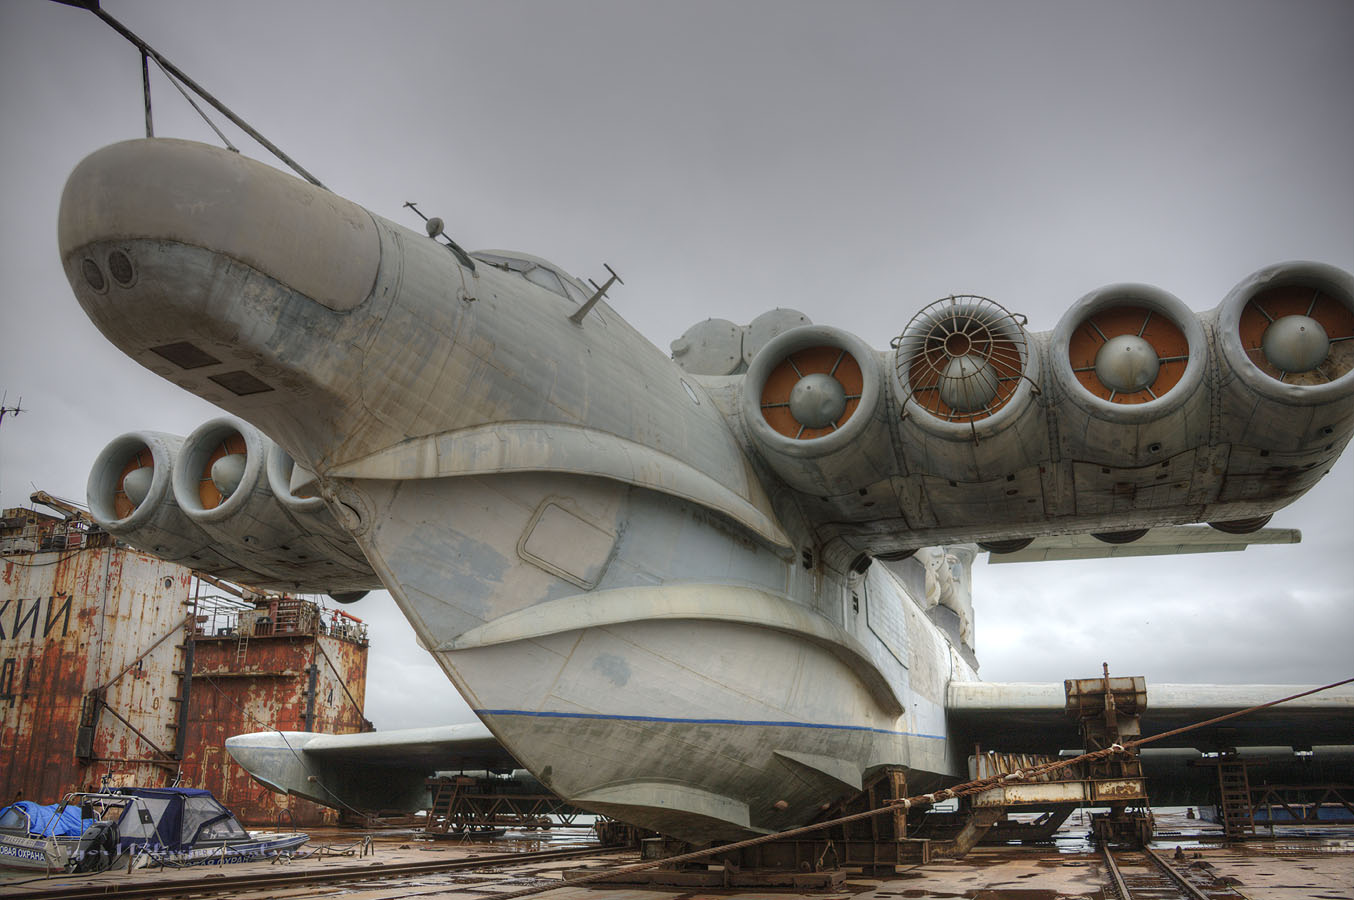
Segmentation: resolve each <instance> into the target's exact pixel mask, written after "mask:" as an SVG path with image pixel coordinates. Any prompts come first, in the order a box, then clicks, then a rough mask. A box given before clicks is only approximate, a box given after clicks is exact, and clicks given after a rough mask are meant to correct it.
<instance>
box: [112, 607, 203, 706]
mask: <svg viewBox="0 0 1354 900" xmlns="http://www.w3.org/2000/svg"><path fill="white" fill-rule="evenodd" d="M192 621H193V614H192V613H189V614H188V615H186V616H184V617H183V620H182V621H181V622H179V623H178V624H177V625H175V626H174V627H173V628H171V629H169V630H168V631H166V632H165V633H164V634H162V635H160V637H159V638H158V639H157V640H156V641H155V643H153V644H151V645H150V646H149V647H147V648H146V649H145V650H142V651H141V653H140V654H139V655H138V656H137V657H136V659H134V660H132V661H131V662H129V663H127V666H126V668H124V669H123V670H122V671H121V672H119V673H117V674H116V675H114V676H113V677H112V678H110V679H108V681H106V682H105V683H103V684H101V685H99V686H98V687H96V688H95V689H94V690H96V691H106V690H108V689H109V688H110V687H112V686H113V682H115V681H117V680H118V679H119V678H121V677H122V676H123V675H126V674H127V673H128V672H130V671H131V670H132V669H134V668H136V664H137V663H139V662H141V660H143V659H145V658H146V657H147V656H149V655H150V654H151V652H152V651H153V650H154V649H155V648H156V647H158V646H160V645H161V644H163V643H164V642H165V641H167V640H169V639H170V638H171V637H173V636H174V633H175V632H176V631H182V630H183V629H185V628H187V627H188V626H189V625H190V624H192Z"/></svg>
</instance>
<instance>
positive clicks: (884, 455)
mask: <svg viewBox="0 0 1354 900" xmlns="http://www.w3.org/2000/svg"><path fill="white" fill-rule="evenodd" d="M735 337H736V335H735ZM1352 338H1354V280H1351V278H1350V276H1349V275H1348V273H1345V272H1343V271H1341V270H1339V269H1335V268H1333V267H1331V266H1326V265H1322V264H1318V263H1307V262H1294V263H1285V264H1282V265H1277V266H1271V267H1269V268H1267V269H1263V270H1261V271H1259V272H1257V273H1255V274H1254V275H1252V276H1251V277H1250V278H1248V279H1246V280H1245V281H1243V282H1242V283H1241V284H1240V285H1238V286H1237V287H1236V289H1235V290H1233V291H1232V292H1231V294H1230V295H1229V296H1228V297H1227V298H1226V299H1225V300H1224V301H1223V302H1222V304H1221V305H1220V306H1219V307H1217V308H1216V309H1214V310H1212V311H1210V312H1208V313H1204V314H1201V315H1199V314H1195V313H1193V312H1191V311H1190V310H1189V309H1188V308H1187V307H1186V306H1185V305H1184V304H1183V303H1182V302H1181V301H1180V300H1178V299H1177V298H1176V297H1174V296H1173V295H1171V294H1169V293H1166V292H1165V291H1162V290H1160V289H1158V288H1154V287H1150V286H1147V285H1136V284H1121V285H1114V286H1111V287H1106V288H1102V289H1100V290H1096V291H1093V292H1091V293H1090V294H1088V295H1086V296H1085V297H1083V298H1081V300H1079V301H1077V302H1076V303H1075V304H1074V305H1073V306H1072V307H1071V309H1069V310H1068V312H1067V313H1066V314H1065V315H1064V316H1063V317H1062V319H1061V320H1060V321H1059V322H1058V323H1057V325H1056V327H1055V328H1054V329H1053V331H1051V332H1047V333H1036V334H1031V333H1029V332H1027V331H1026V329H1025V325H1024V320H1023V319H1022V318H1020V317H1018V316H1015V315H1012V314H1011V313H1009V312H1008V311H1006V310H1005V309H1003V308H1002V307H1001V306H999V305H998V304H996V303H994V302H992V301H991V300H987V299H985V298H981V297H974V296H964V297H949V298H946V299H944V300H941V301H938V302H937V303H934V304H932V305H930V306H928V307H926V308H925V309H923V310H922V311H921V312H920V313H918V314H917V315H916V316H915V317H914V318H913V319H912V321H911V322H910V323H909V324H908V325H907V326H906V328H905V329H904V330H903V332H902V334H901V335H900V336H899V337H897V338H896V339H894V341H893V352H892V353H891V354H883V353H877V352H875V351H873V350H871V349H870V348H869V346H868V345H866V344H865V343H864V342H862V341H861V340H860V339H858V338H856V337H854V336H852V335H849V334H846V333H845V332H842V331H839V330H837V329H833V328H826V327H822V326H810V327H801V328H797V329H794V330H791V331H788V332H786V333H783V334H781V335H779V336H778V337H776V338H775V339H773V340H771V341H769V342H768V343H766V345H765V346H763V347H762V348H761V350H760V351H759V352H758V353H757V354H756V355H755V357H754V358H753V359H752V362H751V364H750V365H749V366H748V369H747V373H746V375H745V376H744V377H743V379H742V384H741V387H740V388H739V402H738V416H737V418H738V419H739V420H741V422H742V424H743V426H744V432H745V434H746V436H747V440H748V443H749V444H750V446H751V449H752V450H753V451H754V454H755V456H756V458H757V459H758V460H760V462H761V463H763V464H764V465H765V466H766V468H767V469H769V470H770V472H771V473H774V477H775V478H776V479H778V480H780V481H782V482H784V483H785V484H786V485H788V486H789V487H790V488H793V489H794V490H795V491H797V492H798V493H799V494H800V495H801V497H800V503H799V505H800V507H801V509H802V510H803V514H804V518H805V519H806V520H807V521H808V522H810V523H812V526H813V528H814V531H815V532H816V534H817V536H818V538H819V540H820V541H821V542H822V543H823V544H825V545H829V546H828V549H829V551H830V552H832V551H833V549H834V548H833V547H832V546H831V545H833V544H834V542H835V543H836V544H839V545H840V546H839V547H838V548H836V549H835V552H832V555H833V556H834V557H840V558H841V559H842V561H843V562H847V561H850V560H854V559H857V558H858V554H860V553H868V554H870V555H873V556H879V557H883V558H889V557H896V556H898V555H905V554H907V553H908V552H911V551H913V550H915V549H916V548H918V547H920V546H923V545H934V544H941V543H946V542H952V541H957V540H976V541H978V542H979V543H980V544H981V545H982V546H983V547H984V548H985V549H990V550H993V551H995V552H1002V551H1009V550H1013V549H1017V548H1019V547H1021V546H1024V545H1026V544H1028V542H1029V541H1030V540H1031V539H1033V538H1034V537H1036V536H1039V535H1046V534H1057V533H1078V532H1080V533H1095V534H1096V535H1097V536H1098V537H1100V538H1101V539H1102V540H1104V541H1106V542H1109V543H1123V542H1129V541H1132V540H1134V539H1136V538H1138V537H1141V536H1142V534H1144V533H1145V532H1146V529H1148V528H1151V527H1153V526H1158V525H1167V524H1178V523H1187V522H1201V521H1206V522H1210V523H1212V524H1213V525H1214V526H1215V527H1216V528H1219V529H1222V530H1224V531H1232V532H1238V533H1244V532H1248V531H1253V530H1255V529H1258V528H1260V527H1261V526H1263V525H1264V523H1265V522H1266V521H1268V518H1269V516H1270V515H1271V514H1272V513H1273V512H1274V510H1276V509H1278V508H1279V507H1281V506H1284V505H1286V504H1287V503H1290V502H1292V501H1293V500H1294V499H1296V498H1297V497H1298V496H1300V495H1301V494H1302V493H1303V492H1305V491H1306V490H1307V489H1308V488H1310V487H1311V486H1312V484H1314V483H1315V482H1316V480H1317V479H1319V478H1320V477H1321V475H1323V474H1324V473H1325V472H1326V471H1327V470H1328V469H1329V467H1330V464H1331V463H1332V462H1333V461H1334V460H1335V459H1336V457H1337V456H1338V455H1339V453H1340V451H1341V450H1342V449H1343V447H1344V445H1345V444H1346V443H1347V442H1348V440H1349V438H1350V434H1351V431H1352V430H1354V373H1351V369H1354V340H1351V339H1352ZM724 339H725V340H728V338H724ZM690 341H691V339H690V337H688V338H685V339H684V340H683V342H681V346H683V347H686V346H687V345H688V344H689V343H690ZM705 357H712V358H715V359H720V358H722V357H721V356H720V355H719V354H715V353H710V352H708V351H707V352H706V353H705V354H704V355H703V356H702V355H700V354H682V355H678V356H677V357H676V358H677V360H678V361H679V363H681V364H683V365H684V366H687V367H688V368H690V367H692V366H694V365H699V364H700V363H701V362H703V361H704V358H705ZM843 548H844V549H843Z"/></svg>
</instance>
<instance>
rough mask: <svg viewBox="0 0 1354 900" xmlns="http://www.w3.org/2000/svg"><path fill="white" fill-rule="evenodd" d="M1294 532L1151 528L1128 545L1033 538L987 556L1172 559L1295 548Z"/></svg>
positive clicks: (1298, 535) (1073, 537)
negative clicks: (1267, 547)
mask: <svg viewBox="0 0 1354 900" xmlns="http://www.w3.org/2000/svg"><path fill="white" fill-rule="evenodd" d="M1301 541H1302V532H1300V531H1298V530H1297V529H1296V528H1262V529H1260V530H1259V531H1255V532H1252V533H1250V534H1229V533H1228V532H1225V531H1219V530H1218V529H1216V528H1212V527H1210V526H1207V525H1169V526H1164V527H1161V528H1153V529H1152V530H1151V531H1149V532H1147V534H1145V535H1143V536H1142V537H1140V538H1138V539H1137V540H1135V541H1133V542H1132V543H1127V544H1110V543H1106V542H1105V541H1102V540H1100V539H1099V538H1097V537H1095V536H1093V535H1089V534H1063V535H1056V536H1053V537H1040V538H1035V539H1034V540H1033V541H1031V542H1030V544H1029V545H1028V546H1026V547H1024V548H1022V549H1020V550H1015V551H1013V552H1010V553H995V552H994V553H989V554H988V556H987V561H988V562H989V563H1013V562H1044V561H1052V560H1062V559H1107V558H1109V557H1112V556H1173V555H1176V554H1180V553H1227V552H1235V551H1237V550H1245V549H1246V548H1247V547H1249V546H1251V545H1252V544H1297V543H1300V542H1301Z"/></svg>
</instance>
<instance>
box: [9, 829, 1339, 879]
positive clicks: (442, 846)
mask: <svg viewBox="0 0 1354 900" xmlns="http://www.w3.org/2000/svg"><path fill="white" fill-rule="evenodd" d="M1157 823H1158V828H1157V840H1156V841H1155V842H1154V844H1153V846H1154V848H1155V849H1156V850H1157V851H1158V852H1159V853H1161V854H1162V855H1163V856H1166V857H1167V858H1174V859H1175V860H1176V865H1177V866H1178V867H1181V868H1188V869H1190V872H1191V877H1192V879H1193V880H1194V881H1195V882H1196V883H1200V884H1202V885H1204V886H1206V887H1209V888H1211V887H1213V886H1215V885H1216V886H1218V887H1219V888H1222V887H1224V886H1228V885H1230V886H1232V887H1233V891H1232V892H1231V893H1230V894H1228V893H1225V892H1223V893H1219V894H1217V896H1218V897H1223V896H1231V897H1239V898H1243V900H1354V828H1325V829H1320V830H1316V829H1308V830H1304V829H1297V828H1283V827H1280V828H1277V829H1276V830H1275V834H1274V835H1273V836H1270V835H1269V834H1268V831H1267V830H1263V833H1262V834H1261V835H1260V836H1259V837H1257V838H1256V839H1254V840H1251V841H1248V842H1246V843H1244V844H1239V845H1234V846H1230V847H1229V846H1227V845H1226V844H1225V843H1223V841H1222V835H1221V830H1220V829H1219V828H1218V827H1217V826H1214V825H1210V824H1208V823H1204V822H1200V821H1199V820H1197V819H1189V818H1187V817H1186V815H1185V811H1184V810H1183V809H1181V810H1164V811H1158V813H1157ZM1087 828H1088V820H1087V819H1085V818H1084V817H1082V816H1079V815H1074V816H1073V817H1072V818H1071V819H1069V820H1068V822H1067V823H1066V824H1065V825H1064V826H1063V828H1062V829H1061V830H1060V831H1059V833H1058V835H1057V838H1056V840H1055V841H1053V842H1051V843H1049V844H1044V845H1040V846H1028V847H1027V846H1019V845H1007V846H999V847H979V848H977V849H976V850H974V851H973V852H972V853H970V854H969V855H968V856H967V857H965V858H964V859H961V860H937V861H935V862H932V863H930V864H928V865H925V866H913V867H905V868H900V870H899V871H898V873H897V875H896V876H894V877H891V878H887V879H879V878H861V877H851V878H848V880H847V882H846V884H845V886H844V887H843V888H841V889H839V890H836V891H830V892H821V893H802V892H800V893H797V892H793V891H752V890H728V891H714V890H708V889H697V890H691V889H682V888H649V887H646V888H621V887H614V888H613V887H584V886H567V887H565V886H561V887H558V888H553V889H550V885H552V884H554V883H557V882H558V881H559V880H560V879H562V877H563V872H564V870H565V869H570V870H573V869H578V868H582V867H588V868H595V867H599V866H603V865H615V864H617V863H618V862H632V861H634V860H635V856H634V854H627V855H625V856H622V857H618V856H616V855H614V854H609V853H607V852H606V851H604V850H603V849H602V848H600V847H598V848H597V855H596V856H595V857H594V856H586V857H583V858H581V859H571V860H566V861H559V860H555V861H529V860H527V859H523V860H522V861H521V862H520V863H509V864H503V863H501V862H499V863H496V864H494V865H493V866H492V867H486V868H485V869H484V870H483V871H480V870H476V871H473V872H472V871H460V872H455V873H452V872H439V873H432V874H422V875H416V876H402V877H396V878H389V879H384V880H377V878H376V877H373V878H367V879H364V880H362V881H360V882H347V883H343V884H326V885H313V886H301V885H298V886H296V887H295V888H284V889H280V890H279V889H276V888H274V889H272V890H268V891H259V892H254V893H248V892H238V893H235V894H233V895H232V896H234V897H238V898H242V900H252V898H255V897H257V898H263V897H315V896H323V897H342V898H344V900H395V898H406V897H407V898H415V897H416V898H419V900H492V898H493V897H494V896H495V895H500V894H506V893H512V892H515V891H519V890H521V889H523V888H529V887H541V888H546V889H547V890H546V891H545V892H543V893H540V894H538V895H536V896H539V897H542V898H545V900H706V898H709V900H714V898H737V900H791V898H795V897H804V898H805V900H875V898H878V900H912V898H916V900H929V898H937V900H939V898H968V900H1097V898H1105V897H1112V896H1114V895H1113V893H1112V891H1111V890H1110V889H1109V888H1108V887H1107V885H1108V882H1109V877H1108V874H1107V873H1106V871H1105V865H1104V862H1103V860H1102V859H1101V857H1100V854H1099V851H1098V850H1096V848H1095V847H1093V846H1092V845H1091V843H1090V842H1089V841H1088V840H1087V838H1086V832H1087ZM311 834H312V841H311V843H310V844H309V845H307V850H308V851H310V855H309V857H308V858H304V859H297V860H294V861H292V862H290V863H285V864H284V863H245V864H239V865H232V866H228V867H225V868H224V869H220V868H215V869H212V870H210V871H204V870H203V869H200V868H199V869H181V870H169V871H164V872H148V871H137V872H133V873H131V874H128V873H127V872H125V871H122V872H109V873H103V874H101V875H98V876H93V878H94V879H96V880H99V881H106V882H112V881H118V882H124V883H126V882H130V881H138V882H140V881H146V880H149V881H171V880H172V881H175V882H178V881H180V880H190V881H191V880H199V881H201V882H202V883H203V884H204V886H205V885H207V884H209V883H210V880H211V879H212V878H213V877H215V878H220V877H222V874H226V875H231V876H234V875H245V874H252V873H264V874H266V873H267V872H269V871H270V870H271V871H276V869H275V868H274V867H276V866H279V865H285V866H286V867H287V868H288V869H289V870H300V869H309V868H311V867H319V868H323V867H330V866H368V867H371V869H372V875H373V876H378V875H379V873H380V870H381V869H382V868H384V867H387V866H396V865H399V864H403V863H411V862H428V861H430V860H442V859H448V860H449V859H468V858H476V857H490V856H497V855H499V854H504V853H514V852H515V853H531V852H537V851H542V850H553V849H563V848H565V847H569V846H575V845H584V846H589V845H591V846H595V842H594V841H593V839H592V836H591V833H590V832H588V831H581V830H574V831H562V830H560V831H551V832H548V833H544V832H535V833H524V832H512V831H510V832H508V833H507V834H506V835H504V836H503V837H499V838H495V839H489V840H478V841H472V840H432V839H429V838H428V837H427V836H426V835H424V834H422V833H421V832H418V831H417V830H415V829H406V830H395V831H382V832H374V833H372V838H373V840H372V842H371V843H370V844H369V845H365V846H364V841H363V838H364V837H365V833H364V832H359V831H353V830H349V829H316V830H313V831H312V832H311ZM1177 847H1178V848H1179V853H1177V852H1176V848H1177ZM364 853H365V854H366V855H363V854H364ZM33 877H34V876H33V875H31V874H19V875H17V879H6V881H5V882H3V883H0V898H4V897H5V896H7V895H10V894H12V893H14V892H16V891H21V890H25V889H32V888H35V887H57V886H58V885H60V884H63V883H65V884H71V885H74V884H76V883H77V881H76V880H73V879H72V880H63V879H51V880H47V881H45V882H43V881H36V882H35V881H34V880H33ZM16 881H26V882H28V885H27V886H23V885H20V884H17V883H16ZM90 882H91V879H90V878H88V877H86V878H81V879H78V883H80V884H89V883H90Z"/></svg>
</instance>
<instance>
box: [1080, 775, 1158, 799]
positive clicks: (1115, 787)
mask: <svg viewBox="0 0 1354 900" xmlns="http://www.w3.org/2000/svg"><path fill="white" fill-rule="evenodd" d="M1091 796H1092V799H1094V800H1105V801H1109V800H1114V801H1121V800H1138V799H1146V797H1147V782H1146V781H1144V780H1143V779H1141V778H1115V779H1109V780H1105V781H1092V782H1091Z"/></svg>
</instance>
